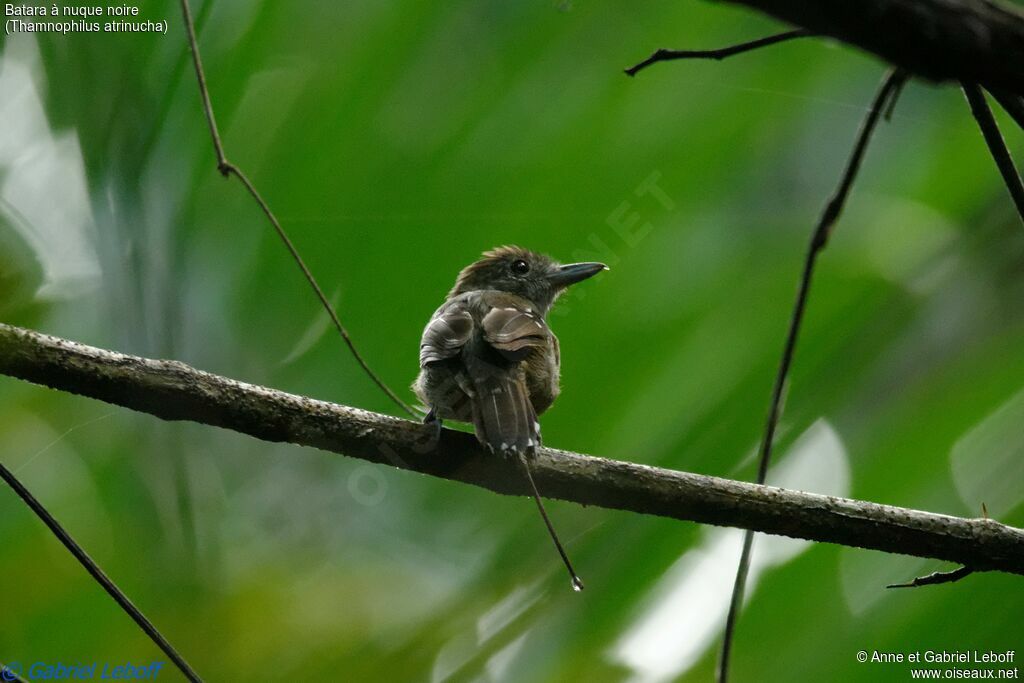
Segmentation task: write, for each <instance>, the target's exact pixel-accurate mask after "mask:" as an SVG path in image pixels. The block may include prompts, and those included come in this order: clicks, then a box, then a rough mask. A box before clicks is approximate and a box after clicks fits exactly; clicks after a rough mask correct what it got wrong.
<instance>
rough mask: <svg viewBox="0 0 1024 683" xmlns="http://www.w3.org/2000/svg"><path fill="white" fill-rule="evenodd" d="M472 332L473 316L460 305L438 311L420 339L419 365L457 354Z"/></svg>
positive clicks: (424, 365) (423, 365) (425, 364)
mask: <svg viewBox="0 0 1024 683" xmlns="http://www.w3.org/2000/svg"><path fill="white" fill-rule="evenodd" d="M472 334H473V316H471V315H470V314H469V311H467V310H466V309H465V308H463V307H462V306H449V307H446V308H442V309H441V310H440V311H438V312H437V313H436V314H435V315H434V317H433V318H431V320H430V322H429V323H428V324H427V328H426V329H425V330H423V338H422V339H421V340H420V367H421V368H424V367H426V366H427V364H428V363H436V362H438V361H442V360H447V359H448V358H452V357H454V356H457V355H458V354H459V352H460V351H461V350H462V347H463V346H465V345H466V342H468V341H469V338H470V336H471V335H472Z"/></svg>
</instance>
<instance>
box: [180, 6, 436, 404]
mask: <svg viewBox="0 0 1024 683" xmlns="http://www.w3.org/2000/svg"><path fill="white" fill-rule="evenodd" d="M181 13H182V16H183V18H184V21H185V31H186V34H187V35H188V45H189V48H190V49H191V51H192V64H193V66H194V67H195V70H196V80H197V82H198V83H199V96H200V97H201V98H202V100H203V111H204V112H205V114H206V123H207V125H209V127H210V137H211V138H212V140H213V150H214V152H215V153H216V155H217V170H219V171H220V172H221V174H222V175H223V176H224V177H225V178H227V177H229V176H232V175H233V176H235V177H236V178H238V180H239V181H241V183H242V185H244V186H245V189H246V191H247V192H248V193H249V194H250V195H251V196H252V198H253V199H254V200H256V204H258V205H259V207H260V210H261V211H262V212H263V214H264V215H265V216H266V217H267V220H268V221H270V224H271V225H272V226H273V228H274V232H276V233H277V236H278V237H280V238H281V242H283V243H284V246H285V248H286V249H287V250H288V253H289V254H291V257H292V259H293V260H294V261H295V263H296V265H298V267H299V270H301V271H302V275H303V277H305V278H306V281H307V282H308V283H309V286H310V287H312V288H313V293H314V294H316V297H317V299H319V300H320V305H321V306H323V307H324V310H325V311H327V315H329V316H330V318H331V322H332V323H334V328H335V329H336V330H337V331H338V334H340V335H341V338H342V339H343V340H344V342H345V344H346V345H347V346H348V349H349V351H351V352H352V356H353V357H354V358H355V359H356V362H357V363H359V366H360V367H361V368H362V369H363V371H364V372H365V373H366V374H367V375H368V376H369V377H370V379H371V380H373V382H374V384H376V385H377V386H378V387H380V390H381V391H383V392H384V393H385V394H387V396H388V397H389V398H390V399H391V400H392V401H394V402H395V405H397V406H398V407H399V408H401V409H402V410H403V411H405V413H407V414H408V415H412V416H415V415H416V411H414V410H413V409H412V407H411V406H410V405H409V404H408V403H406V402H405V401H403V400H402V399H401V398H399V397H398V394H396V393H395V392H394V391H392V390H391V387H389V386H388V385H387V384H386V383H385V382H384V380H382V379H381V378H380V377H379V376H378V375H377V373H375V372H374V371H373V370H372V369H371V368H370V365H369V364H368V363H367V362H366V360H365V359H364V358H363V356H362V354H361V353H359V350H358V349H357V348H356V345H355V342H353V341H352V337H351V336H349V333H348V330H346V329H345V327H344V325H342V324H341V320H340V319H339V318H338V314H337V313H336V312H335V310H334V306H332V305H331V302H330V301H328V300H327V297H326V296H325V295H324V292H323V290H322V289H321V288H320V285H319V283H317V281H316V278H315V277H313V273H312V271H310V269H309V267H308V266H307V265H306V262H305V261H304V260H303V259H302V256H300V255H299V251H298V249H296V248H295V245H294V244H293V243H292V241H291V239H290V238H289V237H288V233H286V232H285V230H284V228H283V227H282V226H281V222H280V221H279V220H277V216H275V215H274V212H273V211H271V210H270V206H269V205H268V204H267V202H266V201H265V200H264V199H263V197H262V196H261V195H260V193H259V192H258V191H257V190H256V186H255V185H253V184H252V182H251V181H250V180H249V178H248V177H247V176H246V175H245V174H244V173H242V170H241V169H240V168H238V167H237V166H235V165H234V164H232V163H231V162H230V161H228V159H227V156H226V155H225V153H224V144H223V143H222V142H221V139H220V131H219V129H218V128H217V119H216V117H215V116H214V113H213V104H212V103H211V101H210V91H209V89H208V88H207V86H206V74H205V72H204V70H203V61H202V58H201V56H200V54H199V45H198V43H197V42H196V31H195V26H194V24H193V21H192V10H191V9H190V8H189V4H188V0H181Z"/></svg>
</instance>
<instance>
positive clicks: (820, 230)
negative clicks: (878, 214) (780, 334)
mask: <svg viewBox="0 0 1024 683" xmlns="http://www.w3.org/2000/svg"><path fill="white" fill-rule="evenodd" d="M905 80H906V74H904V73H903V72H902V71H900V70H898V69H894V70H892V71H890V72H889V74H888V75H887V76H886V77H885V80H884V81H883V82H882V85H881V87H880V88H879V89H878V93H877V94H876V95H875V99H874V102H873V103H872V104H871V109H870V110H869V111H868V114H867V116H866V117H865V119H864V122H863V124H862V125H861V129H860V133H859V135H858V136H857V141H856V143H855V144H854V147H853V152H852V153H851V155H850V158H849V161H848V162H847V164H846V170H845V171H844V173H843V177H842V179H841V180H840V182H839V187H838V188H837V189H836V191H835V193H834V194H833V195H832V198H831V199H829V201H828V204H826V206H825V209H824V211H823V212H822V214H821V217H820V218H819V220H818V225H817V227H816V228H815V229H814V234H813V235H812V237H811V244H810V247H809V248H808V250H807V255H806V257H805V260H804V268H803V274H802V276H801V278H800V287H799V290H798V292H797V297H796V302H795V304H794V306H793V314H792V317H791V319H790V323H789V332H788V333H787V335H786V343H785V346H784V347H783V351H782V358H781V360H780V362H779V369H778V372H777V374H776V376H775V384H774V386H773V388H772V397H771V403H770V404H769V408H768V419H767V422H766V423H765V428H764V435H763V437H762V439H761V448H760V459H759V461H758V468H757V483H758V484H763V483H764V482H765V479H766V477H767V476H768V466H769V464H770V463H771V455H772V446H773V442H774V439H775V430H776V427H777V426H778V422H779V416H780V414H781V412H782V396H783V393H784V391H785V387H786V380H787V377H788V376H789V368H790V365H791V364H792V361H793V353H794V351H795V350H796V342H797V338H798V337H799V335H800V325H801V323H802V322H803V316H804V310H805V309H806V307H807V297H808V294H809V293H810V289H811V280H812V279H813V277H814V266H815V264H816V262H817V259H818V254H820V253H821V250H822V249H824V248H825V245H826V244H827V243H828V238H829V236H830V234H831V230H832V227H833V226H834V225H835V222H836V220H837V219H838V218H839V215H840V213H842V210H843V205H844V203H845V202H846V197H847V196H848V195H849V193H850V188H851V187H853V182H854V180H855V179H856V177H857V171H858V170H859V169H860V165H861V161H863V159H864V152H865V151H866V150H867V147H868V143H869V142H870V140H871V134H872V133H873V132H874V130H875V127H876V125H877V124H878V119H879V118H880V117H881V116H882V114H883V112H885V111H887V110H889V109H891V107H892V99H893V98H894V97H895V96H896V95H898V93H899V91H900V89H901V87H902V84H903V81H905ZM753 540H754V534H753V532H752V531H747V533H746V534H745V535H744V537H743V551H742V553H741V554H740V563H739V567H738V569H737V571H736V581H735V583H734V585H733V592H732V599H731V600H730V603H729V613H728V616H727V617H726V622H725V634H724V636H723V639H722V652H721V657H720V658H719V662H718V681H719V683H725V682H726V681H727V680H728V676H729V654H730V652H731V650H732V641H733V634H734V631H735V628H736V619H737V616H738V614H739V610H740V607H741V606H742V604H743V589H744V586H745V584H746V580H747V573H748V571H749V569H750V555H751V551H752V548H753Z"/></svg>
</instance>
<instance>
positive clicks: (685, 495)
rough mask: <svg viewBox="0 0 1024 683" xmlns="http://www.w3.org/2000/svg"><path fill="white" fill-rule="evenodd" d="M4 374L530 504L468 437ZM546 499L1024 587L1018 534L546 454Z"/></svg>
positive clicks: (46, 354) (9, 363)
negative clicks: (959, 568) (948, 568)
mask: <svg viewBox="0 0 1024 683" xmlns="http://www.w3.org/2000/svg"><path fill="white" fill-rule="evenodd" d="M0 374H6V375H9V376H12V377H17V378H20V379H23V380H26V381H30V382H35V383H37V384H42V385H45V386H49V387H52V388H54V389H59V390H62V391H68V392H72V393H76V394H81V395H84V396H89V397H92V398H96V399H99V400H102V401H107V402H109V403H113V404H116V405H120V406H124V407H126V408H131V409H132V410H137V411H140V412H146V413H149V414H151V415H155V416H157V417H160V418H163V419H166V420H190V421H193V422H199V423H202V424H208V425H214V426H218V427H224V428H227V429H233V430H235V431H237V432H241V433H244V434H249V435H251V436H254V437H256V438H259V439H264V440H266V441H286V442H290V443H295V444H300V445H305V446H312V447H315V448H320V449H323V450H327V451H333V452H336V453H341V454H343V455H347V456H350V457H355V458H362V459H364V460H368V461H370V462H375V463H381V464H385V465H393V466H395V467H398V468H401V469H405V470H411V471H414V472H422V473H424V474H430V475H433V476H436V477H442V478H445V479H450V480H453V481H460V482H464V483H468V484H473V485H474V486H479V487H482V488H485V489H489V490H491V491H495V492H497V493H502V494H510V495H517V496H525V495H529V488H528V484H527V483H526V482H525V481H524V478H523V477H522V476H520V473H519V472H518V470H517V468H516V466H515V464H514V463H511V462H506V461H505V460H503V459H502V458H494V457H490V456H488V455H487V454H485V453H484V451H483V450H482V449H481V448H480V446H479V444H478V443H477V441H476V439H475V438H474V437H473V436H472V435H471V434H466V433H463V432H456V431H452V430H447V429H446V430H443V431H442V434H441V438H440V441H439V445H438V448H437V449H436V450H429V449H426V448H425V447H424V445H423V444H424V443H425V442H429V441H431V436H430V434H429V433H428V432H429V430H430V429H431V428H430V427H425V426H424V425H421V424H419V423H417V422H411V421H408V420H401V419H398V418H394V417H389V416H386V415H380V414H377V413H371V412H368V411H365V410H359V409H357V408H348V407H345V406H339V405H335V404H332V403H327V402H324V401H317V400H314V399H311V398H306V397H303V396H295V395H293V394H287V393H284V392H281V391H276V390H274V389H268V388H266V387H260V386H255V385H252V384H245V383H243V382H238V381H236V380H232V379H227V378H225V377H219V376H217V375H212V374H209V373H206V372H201V371H199V370H195V369H193V368H191V367H189V366H187V365H184V364H183V363H179V362H176V361H159V360H149V359H145V358H138V357H135V356H127V355H123V354H120V353H114V352H112V351H106V350H103V349H97V348H93V347H89V346H85V345H82V344H77V343H75V342H71V341H67V340H64V339H60V338H57V337H51V336H49V335H44V334H40V333H38V332H33V331H30V330H24V329H21V328H17V327H11V326H9V325H3V324H0ZM531 465H532V471H533V475H534V478H535V479H536V481H537V485H538V486H539V487H541V490H543V491H544V492H545V494H547V495H549V496H550V497H553V498H560V499H562V500H567V501H572V502H576V503H582V504H584V505H594V506H599V507H605V508H611V509H617V510H627V511H631V512H638V513H643V514H651V515H661V516H664V517H671V518H674V519H682V520H690V521H695V522H701V523H704V524H715V525H718V526H734V527H742V528H747V529H753V530H754V531H760V532H764V533H769V534H777V535H783V536H791V537H795V538H804V539H808V540H812V541H819V542H826V543H838V544H842V545H847V546H853V547H860V548H869V549H873V550H881V551H884V552H890V553H899V554H903V555H915V556H918V557H927V558H933V559H938V560H946V561H949V562H956V563H958V564H966V565H969V566H971V567H974V568H975V569H977V570H978V571H1003V572H1008V573H1013V574H1020V575H1024V530H1021V529H1014V528H1012V527H1008V526H1006V525H1003V524H1000V523H999V522H995V521H993V520H986V519H963V518H958V517H951V516H948V515H940V514H934V513H928V512H920V511H917V510H910V509H906V508H898V507H892V506H888V505H879V504H876V503H868V502H863V501H857V500H850V499H845V498H835V497H832V496H823V495H818V494H814V493H804V492H800V491H789V490H785V489H779V488H775V487H770V486H759V485H757V484H749V483H745V482H739V481H731V480H728V479H720V478H717V477H708V476H703V475H699V474H691V473H688V472H679V471H674V470H668V469H662V468H657V467H649V466H646V465H639V464H633V463H628V462H622V461H617V460H608V459H606V458H596V457H591V456H587V455H580V454H577V453H569V452H566V451H558V450H554V449H550V448H542V449H540V450H539V451H538V453H537V455H536V458H535V460H534V461H532V462H531Z"/></svg>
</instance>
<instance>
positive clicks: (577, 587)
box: [572, 576, 583, 593]
mask: <svg viewBox="0 0 1024 683" xmlns="http://www.w3.org/2000/svg"><path fill="white" fill-rule="evenodd" d="M572 589H573V590H574V591H576V592H577V593H579V592H580V591H581V590H583V581H582V580H580V577H578V576H574V577H572Z"/></svg>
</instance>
